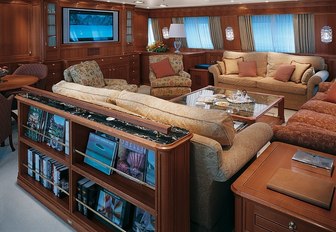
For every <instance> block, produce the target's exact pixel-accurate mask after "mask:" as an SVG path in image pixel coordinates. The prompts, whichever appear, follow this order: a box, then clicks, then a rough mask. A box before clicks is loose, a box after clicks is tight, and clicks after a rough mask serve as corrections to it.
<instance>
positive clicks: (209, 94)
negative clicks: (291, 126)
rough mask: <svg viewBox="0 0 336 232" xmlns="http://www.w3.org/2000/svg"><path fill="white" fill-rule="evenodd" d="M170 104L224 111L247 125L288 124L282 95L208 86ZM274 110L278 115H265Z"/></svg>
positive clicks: (175, 99)
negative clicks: (285, 122)
mask: <svg viewBox="0 0 336 232" xmlns="http://www.w3.org/2000/svg"><path fill="white" fill-rule="evenodd" d="M171 101H172V102H175V103H179V104H183V105H188V106H195V107H200V108H204V109H217V110H225V111H226V112H228V113H229V114H231V116H232V118H233V119H234V120H238V121H242V122H246V123H248V124H252V123H255V122H257V121H258V122H266V123H268V124H270V125H279V124H282V123H283V122H284V121H285V115H284V96H280V95H272V94H264V93H257V92H246V91H244V90H229V89H224V88H221V87H214V86H207V87H204V88H202V89H198V90H196V91H193V92H191V93H188V94H185V95H182V96H179V97H176V98H174V99H172V100H171ZM273 107H277V108H278V115H266V113H267V112H269V111H270V110H271V109H272V108H273Z"/></svg>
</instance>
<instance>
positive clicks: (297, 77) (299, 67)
mask: <svg viewBox="0 0 336 232" xmlns="http://www.w3.org/2000/svg"><path fill="white" fill-rule="evenodd" d="M291 64H292V65H295V70H294V72H293V74H292V76H291V78H290V79H291V81H294V82H295V83H300V82H301V79H302V75H303V73H304V72H305V71H306V70H307V69H308V68H309V67H310V66H311V64H308V63H300V62H296V61H295V60H293V61H291Z"/></svg>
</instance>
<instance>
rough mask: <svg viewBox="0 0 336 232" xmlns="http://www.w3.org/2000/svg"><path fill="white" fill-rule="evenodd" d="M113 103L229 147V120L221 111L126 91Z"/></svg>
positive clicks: (231, 132) (231, 129) (231, 134)
mask: <svg viewBox="0 0 336 232" xmlns="http://www.w3.org/2000/svg"><path fill="white" fill-rule="evenodd" d="M116 104H117V106H120V107H123V108H125V109H127V110H131V111H132V112H135V113H136V114H140V115H142V116H144V117H146V118H149V119H151V120H154V121H159V122H162V123H165V124H168V125H174V126H177V127H182V128H185V129H187V130H189V131H190V132H192V133H196V134H200V135H203V136H206V137H209V138H212V139H214V140H216V141H218V142H219V143H220V144H222V145H230V146H231V145H232V143H233V139H234V136H235V130H234V128H233V121H232V118H231V116H230V115H228V114H227V113H226V112H225V111H222V110H206V109H201V108H196V107H191V106H185V105H180V104H177V103H173V102H168V101H166V100H163V99H160V98H156V97H153V96H150V95H145V94H139V93H130V92H126V91H122V92H121V94H120V95H119V96H118V98H117V99H116Z"/></svg>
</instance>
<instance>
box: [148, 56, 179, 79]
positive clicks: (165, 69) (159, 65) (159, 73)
mask: <svg viewBox="0 0 336 232" xmlns="http://www.w3.org/2000/svg"><path fill="white" fill-rule="evenodd" d="M150 67H151V69H152V70H153V72H154V73H155V76H156V77H157V78H161V77H167V76H174V75H175V72H174V70H173V68H172V66H171V64H170V62H169V58H165V59H163V60H160V61H158V62H155V63H151V64H150Z"/></svg>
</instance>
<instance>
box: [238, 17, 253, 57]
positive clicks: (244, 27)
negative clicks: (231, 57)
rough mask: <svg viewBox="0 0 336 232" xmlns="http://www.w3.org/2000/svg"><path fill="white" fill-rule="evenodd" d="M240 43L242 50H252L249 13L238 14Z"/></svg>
mask: <svg viewBox="0 0 336 232" xmlns="http://www.w3.org/2000/svg"><path fill="white" fill-rule="evenodd" d="M238 21H239V32H240V43H241V47H242V50H243V51H254V42H253V31H252V22H251V21H252V19H251V16H250V15H245V16H239V17H238Z"/></svg>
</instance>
